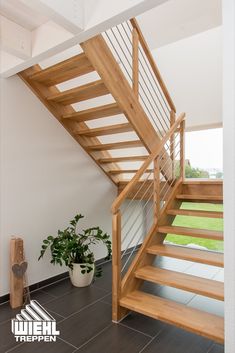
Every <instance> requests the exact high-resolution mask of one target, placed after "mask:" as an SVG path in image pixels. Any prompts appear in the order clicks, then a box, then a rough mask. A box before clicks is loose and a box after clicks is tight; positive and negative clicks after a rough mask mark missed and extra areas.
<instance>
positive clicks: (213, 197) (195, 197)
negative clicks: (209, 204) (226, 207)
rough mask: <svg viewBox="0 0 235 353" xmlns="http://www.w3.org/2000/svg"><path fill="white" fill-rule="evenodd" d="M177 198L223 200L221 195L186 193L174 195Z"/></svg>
mask: <svg viewBox="0 0 235 353" xmlns="http://www.w3.org/2000/svg"><path fill="white" fill-rule="evenodd" d="M176 198H177V199H179V200H202V201H223V196H221V195H188V194H179V195H176Z"/></svg>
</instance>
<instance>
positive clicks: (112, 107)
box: [63, 103, 122, 122]
mask: <svg viewBox="0 0 235 353" xmlns="http://www.w3.org/2000/svg"><path fill="white" fill-rule="evenodd" d="M121 113H122V111H121V109H120V108H119V106H118V104H117V103H111V104H106V105H101V106H99V107H95V108H90V109H86V110H81V111H78V112H75V113H72V114H65V115H63V119H72V120H76V121H77V122H82V121H87V120H94V119H100V118H105V117H112V116H113V115H117V114H121Z"/></svg>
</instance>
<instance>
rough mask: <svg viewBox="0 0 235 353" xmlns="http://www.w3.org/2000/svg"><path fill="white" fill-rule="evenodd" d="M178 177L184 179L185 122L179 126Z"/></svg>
mask: <svg viewBox="0 0 235 353" xmlns="http://www.w3.org/2000/svg"><path fill="white" fill-rule="evenodd" d="M180 176H181V178H182V179H183V180H184V179H185V120H183V121H182V123H181V124H180Z"/></svg>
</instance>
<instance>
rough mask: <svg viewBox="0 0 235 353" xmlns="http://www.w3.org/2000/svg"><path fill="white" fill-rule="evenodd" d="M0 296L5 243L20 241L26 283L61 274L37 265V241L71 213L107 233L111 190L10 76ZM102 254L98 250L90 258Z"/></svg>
mask: <svg viewBox="0 0 235 353" xmlns="http://www.w3.org/2000/svg"><path fill="white" fill-rule="evenodd" d="M1 101H2V102H1V160H0V162H1V192H0V201H1V229H0V234H1V246H0V256H1V259H0V260H1V261H0V271H1V272H0V286H1V288H0V295H4V294H6V293H7V292H9V285H8V277H9V240H10V237H11V236H12V235H13V236H21V237H23V239H24V243H25V253H26V259H27V261H28V262H29V269H28V277H29V283H30V284H31V283H35V282H38V281H41V280H43V279H46V278H48V277H51V276H53V275H56V274H58V273H61V272H64V271H65V269H64V268H60V267H53V266H52V265H50V264H49V261H48V260H49V256H47V257H46V258H45V259H44V260H41V261H40V262H38V261H37V258H38V254H39V250H40V245H41V242H42V239H43V238H44V237H45V236H47V235H49V234H56V232H57V230H58V229H59V228H60V229H63V228H65V227H66V226H67V224H68V221H69V220H70V219H71V218H72V217H73V216H74V215H75V214H76V213H77V212H81V213H82V214H84V215H86V219H85V220H84V222H82V226H83V227H85V226H92V225H94V226H96V225H100V226H101V227H102V228H103V229H104V230H105V231H108V232H109V233H111V213H110V207H111V203H112V201H113V200H114V198H115V197H116V187H115V186H114V185H113V184H112V182H111V181H110V180H109V179H108V178H107V177H106V176H105V175H104V174H103V172H102V171H101V170H100V169H99V168H98V166H97V165H96V164H95V163H94V162H93V161H92V160H91V159H90V157H89V156H88V155H87V154H86V153H85V152H84V151H83V150H82V148H81V147H80V146H79V145H78V144H77V143H76V142H75V141H74V140H73V139H72V137H71V136H70V135H69V134H68V133H67V132H66V130H65V129H64V128H63V127H62V126H61V125H60V124H59V123H58V122H57V120H56V119H55V118H54V117H53V116H52V115H51V114H50V113H49V112H48V111H47V110H46V108H45V107H44V106H43V105H42V103H41V102H40V101H39V100H38V99H37V98H36V97H35V96H34V95H33V93H31V91H30V90H29V89H28V88H27V87H26V85H25V84H24V83H23V82H22V81H21V80H20V79H19V78H18V77H16V76H14V77H11V78H9V79H6V80H4V79H1ZM104 255H105V254H104V252H103V251H102V249H100V248H98V249H97V253H96V258H97V259H98V258H101V257H103V256H104Z"/></svg>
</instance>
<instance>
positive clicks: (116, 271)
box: [112, 210, 121, 322]
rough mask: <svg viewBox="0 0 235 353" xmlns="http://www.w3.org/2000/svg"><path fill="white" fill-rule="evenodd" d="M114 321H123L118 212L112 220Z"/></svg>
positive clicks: (119, 219) (119, 217)
mask: <svg viewBox="0 0 235 353" xmlns="http://www.w3.org/2000/svg"><path fill="white" fill-rule="evenodd" d="M112 228H113V232H112V249H113V250H112V320H113V321H115V322H118V321H119V320H120V319H121V312H120V311H121V310H120V306H119V300H120V294H121V213H120V210H118V211H117V212H116V213H114V214H113V220H112Z"/></svg>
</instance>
